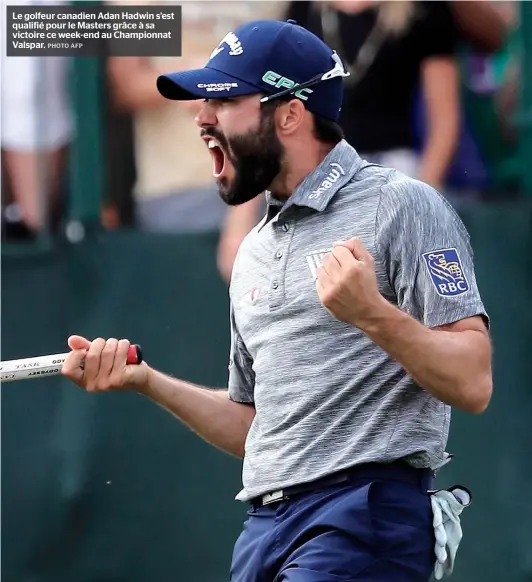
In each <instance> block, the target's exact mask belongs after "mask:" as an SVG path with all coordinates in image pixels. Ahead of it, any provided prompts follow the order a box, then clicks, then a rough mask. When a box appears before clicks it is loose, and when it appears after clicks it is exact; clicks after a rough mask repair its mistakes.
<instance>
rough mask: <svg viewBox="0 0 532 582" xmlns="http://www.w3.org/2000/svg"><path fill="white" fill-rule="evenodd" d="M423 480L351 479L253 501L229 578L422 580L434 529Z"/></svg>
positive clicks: (270, 581)
mask: <svg viewBox="0 0 532 582" xmlns="http://www.w3.org/2000/svg"><path fill="white" fill-rule="evenodd" d="M428 488H429V487H427V483H426V481H424V480H421V482H420V483H418V484H415V483H407V482H404V481H400V480H395V479H387V478H384V479H382V478H379V479H372V478H355V479H353V480H352V481H350V482H347V483H342V484H337V485H332V486H325V487H323V488H320V489H317V490H314V491H310V492H306V493H302V494H300V495H295V496H294V497H293V498H290V499H288V500H283V501H279V502H275V503H272V504H269V505H264V506H254V505H252V506H251V507H250V509H249V511H248V518H247V520H246V521H245V523H244V528H243V531H242V533H241V535H240V536H239V538H238V540H237V542H236V544H235V548H234V552H233V560H232V564H231V578H230V579H231V582H351V581H357V582H428V580H429V579H430V577H431V574H432V570H433V566H434V560H435V556H434V531H433V527H432V509H431V504H430V496H429V494H428V493H427V489H428Z"/></svg>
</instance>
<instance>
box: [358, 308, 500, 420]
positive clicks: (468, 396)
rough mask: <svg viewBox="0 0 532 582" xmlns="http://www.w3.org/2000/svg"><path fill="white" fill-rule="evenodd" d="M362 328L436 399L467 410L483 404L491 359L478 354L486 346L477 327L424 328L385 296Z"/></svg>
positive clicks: (478, 409)
mask: <svg viewBox="0 0 532 582" xmlns="http://www.w3.org/2000/svg"><path fill="white" fill-rule="evenodd" d="M362 329H363V331H364V332H365V333H366V334H367V335H368V336H369V337H370V339H371V340H372V341H373V342H375V343H376V344H377V345H378V346H380V347H381V348H382V349H383V350H385V351H386V352H387V353H388V354H390V356H392V357H393V358H394V359H395V360H396V361H397V362H399V363H400V364H401V365H402V366H403V368H404V369H405V370H406V372H407V373H408V374H409V375H410V376H411V377H412V378H413V379H414V380H415V382H416V383H417V384H418V385H419V386H421V387H423V388H424V389H426V390H427V391H428V392H430V393H431V394H433V395H434V396H435V397H436V398H438V399H439V400H441V401H442V402H445V403H446V404H449V405H451V406H455V407H457V408H460V409H462V410H465V411H467V412H472V413H480V412H483V410H484V409H485V408H486V406H487V403H488V401H489V396H490V395H491V364H490V361H489V360H488V361H485V360H486V359H487V358H486V356H485V355H484V354H489V353H490V350H489V349H488V350H486V349H482V348H483V347H485V346H484V344H485V342H488V343H489V339H488V337H487V336H486V335H485V334H484V333H482V332H481V331H474V330H467V331H463V332H455V331H440V330H435V329H429V328H427V327H426V326H424V325H423V324H421V323H420V322H418V321H416V320H415V319H413V318H412V317H410V316H409V315H408V314H406V313H404V312H402V311H401V310H400V309H398V308H396V307H395V306H393V305H391V304H390V303H388V302H387V301H385V300H383V308H382V310H381V311H380V313H379V315H377V316H376V317H375V318H374V319H373V320H372V321H371V322H368V323H367V324H365V325H364V326H363V327H362ZM479 342H481V343H482V345H481V346H480V345H479ZM479 348H481V349H479Z"/></svg>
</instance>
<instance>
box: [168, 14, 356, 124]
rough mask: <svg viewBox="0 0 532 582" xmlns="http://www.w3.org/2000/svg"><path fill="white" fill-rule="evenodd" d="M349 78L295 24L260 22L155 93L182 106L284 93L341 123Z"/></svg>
mask: <svg viewBox="0 0 532 582" xmlns="http://www.w3.org/2000/svg"><path fill="white" fill-rule="evenodd" d="M347 75H348V73H346V72H345V70H344V68H343V65H342V62H341V60H340V59H339V57H338V55H337V54H336V53H335V52H334V51H333V50H332V49H331V48H330V47H328V46H327V45H326V44H325V43H324V42H323V41H322V40H321V39H319V38H318V37H317V36H315V35H314V34H312V33H311V32H309V31H308V30H306V29H305V28H303V27H301V26H298V25H297V24H295V22H294V21H291V20H290V21H287V22H284V21H279V20H257V21H254V22H249V23H247V24H244V25H243V26H241V27H239V28H237V29H235V31H234V32H230V33H228V34H227V35H226V36H225V37H224V38H223V39H222V40H221V41H220V43H219V44H218V46H217V47H216V48H215V49H214V50H213V51H212V54H211V56H210V58H209V61H208V62H207V64H206V65H205V67H204V68H202V69H193V70H189V71H180V72H177V73H170V74H167V75H161V76H160V77H158V79H157V89H158V90H159V92H160V93H161V95H162V96H163V97H166V98H167V99H174V100H179V101H186V100H191V99H217V98H224V97H225V98H227V97H237V96H240V95H250V94H254V93H264V94H266V95H267V97H266V98H265V99H264V98H263V101H266V100H271V99H272V98H273V97H274V96H275V98H277V95H278V94H280V93H281V92H282V95H283V96H285V95H288V96H294V97H297V98H299V99H301V100H302V101H303V103H304V104H305V106H306V108H307V109H308V110H309V111H311V112H312V113H315V114H317V115H320V116H322V117H326V118H329V119H332V120H334V121H337V120H338V117H339V114H340V108H341V106H342V94H343V87H342V77H345V76H347Z"/></svg>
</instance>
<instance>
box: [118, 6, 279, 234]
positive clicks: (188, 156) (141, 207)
mask: <svg viewBox="0 0 532 582" xmlns="http://www.w3.org/2000/svg"><path fill="white" fill-rule="evenodd" d="M142 4H143V5H146V4H148V5H150V4H164V5H168V2H142ZM173 4H176V5H178V3H173ZM179 5H181V6H182V21H183V28H182V30H183V37H182V55H183V56H182V57H176V58H169V57H159V58H156V57H153V58H144V57H111V58H110V59H109V61H108V74H109V86H110V92H111V96H112V99H113V100H114V103H115V104H116V106H117V107H118V108H121V109H122V110H123V111H128V112H131V113H132V115H133V125H134V151H135V167H136V175H137V180H136V184H135V187H134V202H135V216H136V223H137V226H138V228H140V229H141V230H144V231H150V232H191V231H195V232H199V231H217V230H218V229H219V228H220V225H221V222H222V220H223V217H224V215H225V213H226V205H225V204H224V203H223V202H222V200H221V199H220V197H219V196H218V194H217V188H216V184H215V181H214V178H213V173H212V160H211V156H210V155H209V153H208V152H207V150H206V148H205V145H204V143H203V142H202V140H200V139H199V135H198V129H197V126H196V125H195V123H194V115H195V113H196V111H197V110H198V107H199V104H198V102H195V101H191V102H171V101H168V100H166V99H163V98H162V97H161V95H160V94H159V92H158V91H157V87H156V79H157V77H158V76H159V75H160V74H162V73H167V72H168V71H176V70H179V69H188V68H194V67H203V66H204V64H205V62H206V61H207V60H208V58H209V55H210V53H211V51H212V49H213V48H214V46H215V45H216V44H217V42H218V40H219V37H220V32H221V30H224V31H225V32H223V34H225V33H227V32H229V31H230V30H231V28H232V27H235V26H236V25H237V24H238V23H239V22H240V19H243V20H245V19H246V17H247V16H249V14H248V12H249V11H250V10H252V12H253V17H254V18H260V17H266V18H267V17H275V15H277V16H278V15H279V12H278V11H277V14H276V7H277V5H278V3H277V2H254V3H253V4H252V6H251V7H249V6H247V5H244V4H243V3H241V2H225V1H218V2H199V3H196V2H194V3H193V2H184V3H182V4H181V3H179ZM257 13H262V14H268V16H256V14H257ZM232 15H233V16H232ZM223 34H222V36H223Z"/></svg>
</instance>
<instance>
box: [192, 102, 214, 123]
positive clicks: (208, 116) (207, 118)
mask: <svg viewBox="0 0 532 582" xmlns="http://www.w3.org/2000/svg"><path fill="white" fill-rule="evenodd" d="M194 121H195V122H196V125H197V126H198V127H204V126H206V125H210V126H213V125H216V124H217V123H218V119H217V118H216V113H215V111H214V107H213V106H212V104H211V103H209V102H208V101H206V102H205V103H203V104H202V106H201V108H200V110H199V111H198V113H197V114H196V117H195V118H194Z"/></svg>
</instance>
